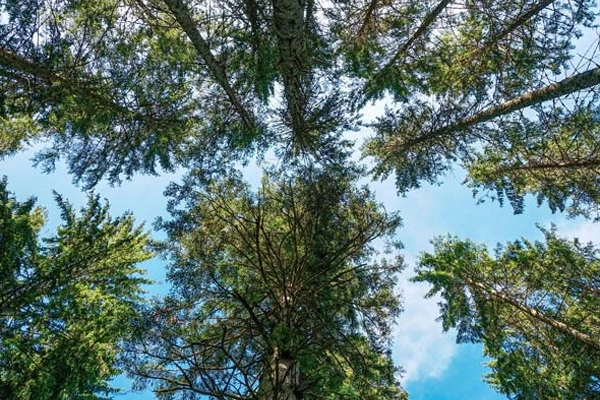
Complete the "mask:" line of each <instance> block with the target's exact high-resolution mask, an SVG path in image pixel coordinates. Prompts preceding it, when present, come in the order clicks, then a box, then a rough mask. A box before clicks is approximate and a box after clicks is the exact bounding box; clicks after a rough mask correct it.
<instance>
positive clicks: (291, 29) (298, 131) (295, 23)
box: [272, 0, 313, 138]
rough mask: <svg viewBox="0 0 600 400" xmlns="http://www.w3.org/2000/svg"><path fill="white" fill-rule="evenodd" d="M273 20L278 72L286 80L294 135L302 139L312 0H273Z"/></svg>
mask: <svg viewBox="0 0 600 400" xmlns="http://www.w3.org/2000/svg"><path fill="white" fill-rule="evenodd" d="M272 4H273V22H274V26H275V32H276V36H277V49H278V51H279V68H278V69H279V73H280V74H281V78H282V81H283V87H284V95H285V100H286V103H287V110H288V113H289V118H290V121H291V125H292V130H293V133H294V136H296V137H299V138H301V137H302V136H303V135H304V134H305V133H306V130H307V127H306V112H307V101H308V99H307V95H308V91H309V90H310V88H309V87H307V86H308V85H309V84H310V83H309V82H308V79H307V76H308V73H309V72H310V63H309V60H308V51H307V46H308V43H307V40H306V39H307V28H308V22H310V21H308V20H307V17H308V15H306V16H305V13H306V14H309V13H310V12H311V11H312V10H308V7H307V4H309V5H311V6H312V4H313V3H312V2H310V1H309V0H273V3H272Z"/></svg>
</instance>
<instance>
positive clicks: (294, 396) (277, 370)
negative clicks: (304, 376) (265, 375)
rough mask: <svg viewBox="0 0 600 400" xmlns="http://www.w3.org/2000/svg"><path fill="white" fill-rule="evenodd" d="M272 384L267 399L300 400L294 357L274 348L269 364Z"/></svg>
mask: <svg viewBox="0 0 600 400" xmlns="http://www.w3.org/2000/svg"><path fill="white" fill-rule="evenodd" d="M271 373H272V376H271V382H272V385H273V388H272V391H271V393H270V396H271V397H270V398H269V400H300V399H301V397H300V396H299V395H298V391H297V389H298V388H299V386H300V371H299V367H298V362H297V361H296V360H295V359H294V357H292V356H290V355H288V354H285V352H281V351H279V349H278V348H275V350H274V352H273V359H272V365H271Z"/></svg>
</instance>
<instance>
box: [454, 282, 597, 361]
mask: <svg viewBox="0 0 600 400" xmlns="http://www.w3.org/2000/svg"><path fill="white" fill-rule="evenodd" d="M462 278H463V279H464V280H465V282H466V283H467V284H468V285H469V286H471V287H473V288H476V289H479V290H482V291H483V292H484V293H487V294H489V295H490V296H492V297H493V298H495V299H497V300H500V301H503V302H505V303H508V304H510V305H511V306H513V307H515V308H516V309H517V310H519V311H521V312H523V313H525V314H527V315H529V316H530V317H532V318H534V319H536V320H538V321H540V322H543V323H545V324H547V325H550V326H551V327H553V328H554V329H556V330H558V331H560V332H562V333H565V334H567V335H569V336H571V337H573V338H574V339H576V340H578V341H580V342H583V343H585V344H587V345H589V346H592V347H594V348H596V349H597V350H600V341H598V340H595V339H593V338H592V337H591V336H589V335H587V334H585V333H583V332H581V331H579V330H577V329H575V328H573V327H572V326H570V325H567V324H565V323H564V322H561V321H558V320H556V319H554V318H552V317H549V316H547V315H546V314H544V313H541V312H539V311H538V310H536V309H534V308H531V307H528V306H526V305H524V304H521V303H520V302H518V301H517V300H515V299H514V298H512V297H511V296H509V295H508V294H506V293H505V292H503V291H499V290H495V289H492V288H490V287H488V286H486V285H484V284H483V283H481V282H475V281H473V280H472V279H470V278H465V277H462Z"/></svg>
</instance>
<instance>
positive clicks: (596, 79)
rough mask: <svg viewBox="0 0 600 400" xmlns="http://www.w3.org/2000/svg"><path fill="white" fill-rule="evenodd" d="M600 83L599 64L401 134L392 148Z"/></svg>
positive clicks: (406, 146)
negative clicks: (408, 135)
mask: <svg viewBox="0 0 600 400" xmlns="http://www.w3.org/2000/svg"><path fill="white" fill-rule="evenodd" d="M598 84H600V67H596V68H594V69H591V70H589V71H586V72H583V73H580V74H577V75H574V76H571V77H569V78H566V79H563V80H562V81H560V82H556V83H551V84H549V85H546V86H544V87H541V88H540V89H537V90H534V91H532V92H528V93H525V94H523V95H521V96H519V97H515V98H513V99H511V100H508V101H506V102H504V103H502V104H499V105H497V106H493V107H490V108H487V109H485V110H483V111H481V112H479V113H477V114H475V115H471V116H470V117H466V118H463V119H459V120H458V121H456V122H454V123H451V124H450V125H446V126H444V127H442V128H439V129H436V130H434V131H432V132H429V133H426V134H424V135H421V136H419V137H417V138H415V139H411V140H407V141H403V140H402V136H401V135H398V136H397V139H395V140H391V141H390V144H388V145H387V146H386V147H388V150H389V151H400V152H403V151H407V150H409V149H411V148H412V147H414V146H417V145H420V144H423V143H426V142H428V141H430V140H436V139H439V138H443V137H445V136H454V135H455V134H456V132H458V131H462V130H464V129H467V128H470V127H472V126H474V125H477V124H481V123H484V122H488V121H491V120H492V119H494V118H497V117H500V116H502V115H506V114H508V113H511V112H514V111H519V110H522V109H524V108H527V107H529V106H532V105H536V104H540V103H543V102H545V101H548V100H553V99H557V98H559V97H561V96H564V95H567V94H569V93H573V92H577V91H580V90H584V89H587V88H590V87H592V86H595V85H598Z"/></svg>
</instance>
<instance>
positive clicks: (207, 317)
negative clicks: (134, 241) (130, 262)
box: [127, 171, 404, 400]
mask: <svg viewBox="0 0 600 400" xmlns="http://www.w3.org/2000/svg"><path fill="white" fill-rule="evenodd" d="M181 190H184V197H185V200H184V201H185V203H186V206H185V207H184V208H183V209H175V208H174V209H172V214H173V219H172V220H170V221H164V222H163V223H162V226H163V228H165V229H166V230H167V232H168V234H169V238H168V240H167V241H166V242H165V243H163V244H162V245H161V246H165V247H166V250H167V251H168V254H169V259H170V260H171V266H170V268H169V280H170V281H171V283H172V285H173V287H172V291H171V294H170V295H169V296H167V297H166V298H165V299H162V300H161V301H159V302H158V303H157V304H155V306H154V307H153V308H152V309H150V310H148V312H147V315H146V318H145V320H144V321H143V324H144V325H143V326H142V328H143V329H142V330H143V332H144V333H143V334H142V335H141V336H140V337H139V340H138V341H136V342H134V343H132V348H131V349H130V350H131V354H129V355H127V357H128V358H129V359H134V358H137V363H136V365H135V368H134V370H133V374H134V375H136V376H139V377H142V378H144V380H145V381H146V382H148V383H150V384H151V385H152V386H153V387H154V390H155V391H156V392H157V393H158V395H159V397H160V398H165V399H183V398H186V399H190V398H198V399H201V398H203V397H202V396H203V395H208V396H213V397H214V398H226V399H236V398H261V399H289V400H291V399H301V398H305V399H356V400H358V399H373V400H375V399H382V398H386V399H400V398H404V394H403V392H402V390H401V389H400V388H399V386H398V383H397V381H396V376H395V371H394V367H393V366H392V363H391V358H390V354H389V340H390V333H391V329H390V328H391V326H390V324H391V322H392V321H393V319H394V317H395V316H396V315H397V314H398V312H399V301H398V298H397V296H396V294H394V292H393V285H394V282H395V278H394V276H395V273H397V272H398V271H399V270H400V268H401V267H402V260H401V259H399V258H394V259H392V260H389V261H385V260H381V261H376V260H375V259H374V258H373V256H374V249H373V247H372V246H371V244H370V243H371V242H372V241H373V240H374V239H377V238H385V237H389V236H390V235H392V234H393V232H394V230H395V229H396V227H397V226H398V224H399V222H400V221H399V218H398V217H397V216H395V215H387V214H385V213H384V212H383V211H382V210H381V209H380V208H379V207H378V206H377V204H376V203H374V202H373V200H372V196H371V195H370V193H369V192H368V190H367V189H364V188H363V189H356V188H355V187H354V186H353V181H352V180H350V179H349V177H348V176H347V175H346V174H345V173H341V172H338V173H332V172H331V171H325V172H323V171H320V172H311V173H309V172H307V173H306V174H305V175H304V177H302V178H300V177H291V176H288V175H285V174H281V173H275V172H271V173H268V174H267V175H266V176H265V178H264V179H263V182H262V185H261V187H260V188H259V189H258V190H257V191H256V192H254V191H253V190H251V189H250V188H249V187H248V185H247V184H245V183H244V182H243V181H241V180H240V178H239V177H237V176H230V177H227V178H223V179H220V180H218V181H216V182H213V183H211V184H209V185H207V186H203V187H194V188H190V187H186V188H185V189H183V188H179V190H178V191H179V192H180V191H181Z"/></svg>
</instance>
